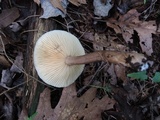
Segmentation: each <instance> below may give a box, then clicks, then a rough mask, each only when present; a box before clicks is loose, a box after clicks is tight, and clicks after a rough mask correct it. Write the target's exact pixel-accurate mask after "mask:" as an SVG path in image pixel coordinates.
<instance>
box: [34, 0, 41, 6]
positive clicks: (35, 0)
mask: <svg viewBox="0 0 160 120" xmlns="http://www.w3.org/2000/svg"><path fill="white" fill-rule="evenodd" d="M33 1H34V2H35V3H37V4H38V5H40V3H41V2H40V0H33Z"/></svg>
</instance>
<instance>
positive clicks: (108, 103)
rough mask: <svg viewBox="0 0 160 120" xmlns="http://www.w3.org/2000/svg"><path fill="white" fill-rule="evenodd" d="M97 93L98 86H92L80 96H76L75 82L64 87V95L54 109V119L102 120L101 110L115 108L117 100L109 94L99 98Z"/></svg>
mask: <svg viewBox="0 0 160 120" xmlns="http://www.w3.org/2000/svg"><path fill="white" fill-rule="evenodd" d="M95 95H96V88H90V89H89V90H88V91H87V92H86V93H84V95H82V96H81V97H80V98H78V97H77V96H76V90H75V84H72V85H71V86H69V87H67V88H64V90H63V92H62V97H61V99H60V101H59V103H58V105H57V106H56V108H55V110H54V117H53V119H54V120H57V119H59V120H66V119H68V120H74V119H81V118H83V120H93V119H96V120H101V112H103V111H104V110H108V109H111V108H113V105H114V104H115V101H114V100H113V99H110V98H109V97H108V96H104V97H103V98H102V99H98V98H96V97H95ZM102 103H103V104H102Z"/></svg>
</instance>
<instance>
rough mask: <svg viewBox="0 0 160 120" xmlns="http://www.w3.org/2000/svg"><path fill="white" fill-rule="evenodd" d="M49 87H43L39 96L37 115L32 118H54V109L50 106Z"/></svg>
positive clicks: (36, 119) (49, 119)
mask: <svg viewBox="0 0 160 120" xmlns="http://www.w3.org/2000/svg"><path fill="white" fill-rule="evenodd" d="M50 92H51V90H50V89H49V88H46V89H44V91H43V92H42V93H41V95H40V98H39V104H38V108H37V111H36V112H37V115H36V116H35V118H34V120H55V119H53V116H54V110H53V109H52V108H51V103H50V99H51V98H50Z"/></svg>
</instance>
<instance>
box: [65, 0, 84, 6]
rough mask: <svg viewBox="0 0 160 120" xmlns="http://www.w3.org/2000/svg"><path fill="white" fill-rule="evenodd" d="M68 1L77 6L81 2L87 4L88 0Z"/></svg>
mask: <svg viewBox="0 0 160 120" xmlns="http://www.w3.org/2000/svg"><path fill="white" fill-rule="evenodd" d="M68 1H69V2H70V3H72V4H73V5H76V6H80V5H81V4H86V0H68Z"/></svg>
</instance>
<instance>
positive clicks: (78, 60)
mask: <svg viewBox="0 0 160 120" xmlns="http://www.w3.org/2000/svg"><path fill="white" fill-rule="evenodd" d="M144 60H146V58H145V57H144V55H143V54H139V53H136V52H130V53H128V52H116V51H98V52H93V53H89V54H86V55H82V56H69V57H67V58H66V61H65V62H66V64H68V65H79V64H87V63H91V62H97V61H104V62H107V61H108V62H111V63H116V64H122V65H124V66H127V67H131V66H132V65H134V64H143V61H144Z"/></svg>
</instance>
